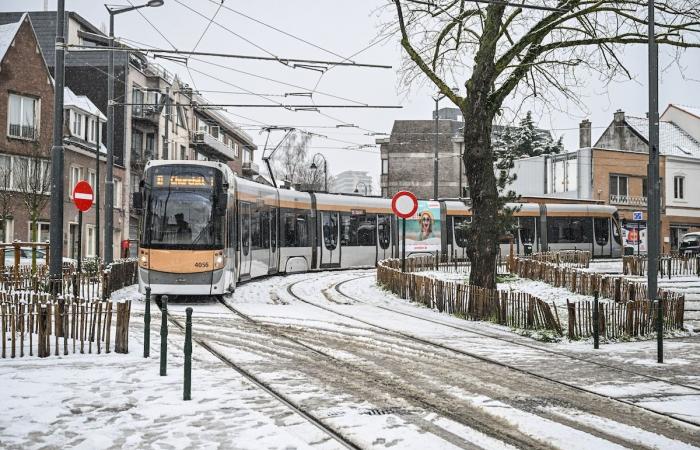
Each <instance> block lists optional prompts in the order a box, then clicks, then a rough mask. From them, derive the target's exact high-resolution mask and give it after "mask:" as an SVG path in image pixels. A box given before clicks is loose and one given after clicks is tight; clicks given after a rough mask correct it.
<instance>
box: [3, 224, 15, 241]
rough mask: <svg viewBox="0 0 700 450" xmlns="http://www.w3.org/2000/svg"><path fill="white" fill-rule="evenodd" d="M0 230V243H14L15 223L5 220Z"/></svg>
mask: <svg viewBox="0 0 700 450" xmlns="http://www.w3.org/2000/svg"><path fill="white" fill-rule="evenodd" d="M1 225H4V226H2V228H1V229H0V239H1V240H0V242H12V241H13V240H14V235H15V233H14V231H15V222H14V220H12V219H5V223H4V224H1Z"/></svg>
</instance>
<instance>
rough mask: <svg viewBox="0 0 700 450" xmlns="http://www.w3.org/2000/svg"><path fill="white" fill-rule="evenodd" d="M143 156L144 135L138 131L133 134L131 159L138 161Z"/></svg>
mask: <svg viewBox="0 0 700 450" xmlns="http://www.w3.org/2000/svg"><path fill="white" fill-rule="evenodd" d="M142 156H143V133H141V132H140V131H137V130H133V131H132V132H131V159H133V160H135V161H137V160H139V159H141V157H142Z"/></svg>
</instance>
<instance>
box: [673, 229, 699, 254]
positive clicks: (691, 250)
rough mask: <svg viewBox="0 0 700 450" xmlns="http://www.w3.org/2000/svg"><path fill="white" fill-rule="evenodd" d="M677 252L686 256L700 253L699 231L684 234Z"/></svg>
mask: <svg viewBox="0 0 700 450" xmlns="http://www.w3.org/2000/svg"><path fill="white" fill-rule="evenodd" d="M678 253H680V254H681V255H688V256H693V255H698V254H700V232H698V231H695V232H693V233H687V234H684V235H683V237H682V238H681V242H680V244H679V245H678Z"/></svg>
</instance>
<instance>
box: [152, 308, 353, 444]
mask: <svg viewBox="0 0 700 450" xmlns="http://www.w3.org/2000/svg"><path fill="white" fill-rule="evenodd" d="M158 307H159V308H160V305H158ZM161 312H162V309H161ZM168 322H170V323H172V324H173V325H175V326H176V327H177V328H178V329H180V331H182V332H183V333H184V332H185V326H184V325H183V324H182V323H181V322H180V321H179V320H177V319H175V318H174V317H173V316H172V315H170V314H168ZM192 340H193V341H194V342H195V343H196V344H198V345H199V346H200V347H202V348H203V349H205V350H206V351H207V352H209V353H210V354H211V355H213V356H214V357H215V358H216V359H218V360H219V361H221V362H222V363H223V364H225V365H226V366H228V367H229V368H231V369H233V370H234V371H236V372H237V373H238V374H239V375H240V376H242V377H243V378H245V379H246V380H248V381H249V382H250V383H252V384H253V385H255V386H256V387H257V388H259V389H261V390H262V391H264V392H265V393H267V394H268V395H270V396H271V397H273V398H274V399H275V400H277V401H279V402H280V403H282V404H283V405H285V406H286V407H287V408H289V409H290V410H292V411H293V412H294V413H295V414H297V415H299V416H301V417H302V418H303V419H304V420H306V421H307V422H309V423H310V424H311V425H313V426H315V427H316V428H318V429H319V430H321V431H322V432H324V433H325V434H326V435H328V437H330V438H331V439H333V440H335V441H336V442H338V443H339V444H340V445H341V446H342V447H344V448H346V449H350V450H361V449H362V448H361V447H359V446H358V445H356V444H355V443H354V442H352V441H351V440H349V439H348V438H346V437H344V436H343V435H342V434H340V433H338V432H337V431H336V430H334V429H333V428H332V427H330V426H329V425H327V424H325V423H324V422H323V421H322V420H321V419H319V418H318V417H316V416H314V415H313V414H312V413H310V412H308V411H306V410H305V409H303V408H301V407H299V406H297V405H296V404H295V403H294V402H293V401H292V400H290V399H289V398H287V396H285V395H284V394H282V393H281V392H278V391H277V390H276V389H274V388H273V387H272V386H270V385H269V384H268V383H266V382H265V381H263V380H261V379H260V378H258V377H256V376H255V375H254V374H253V373H251V372H250V371H248V370H246V369H245V368H243V367H242V366H241V365H239V364H236V363H235V362H234V361H232V360H231V359H230V358H228V357H227V356H225V355H224V354H222V353H221V352H219V351H218V350H216V349H215V348H213V347H212V346H211V345H210V344H209V343H208V342H206V341H204V340H203V339H200V338H198V337H197V336H195V335H193V336H192Z"/></svg>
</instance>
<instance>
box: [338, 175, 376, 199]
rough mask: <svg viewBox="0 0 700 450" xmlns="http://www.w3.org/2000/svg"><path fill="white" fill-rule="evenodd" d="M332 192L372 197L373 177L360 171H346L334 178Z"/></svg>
mask: <svg viewBox="0 0 700 450" xmlns="http://www.w3.org/2000/svg"><path fill="white" fill-rule="evenodd" d="M331 192H338V193H341V194H355V193H357V194H360V195H372V194H373V192H372V177H371V176H369V175H368V174H367V172H363V171H360V170H346V171H344V172H340V173H339V174H338V175H336V176H335V177H333V184H332V187H331Z"/></svg>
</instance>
